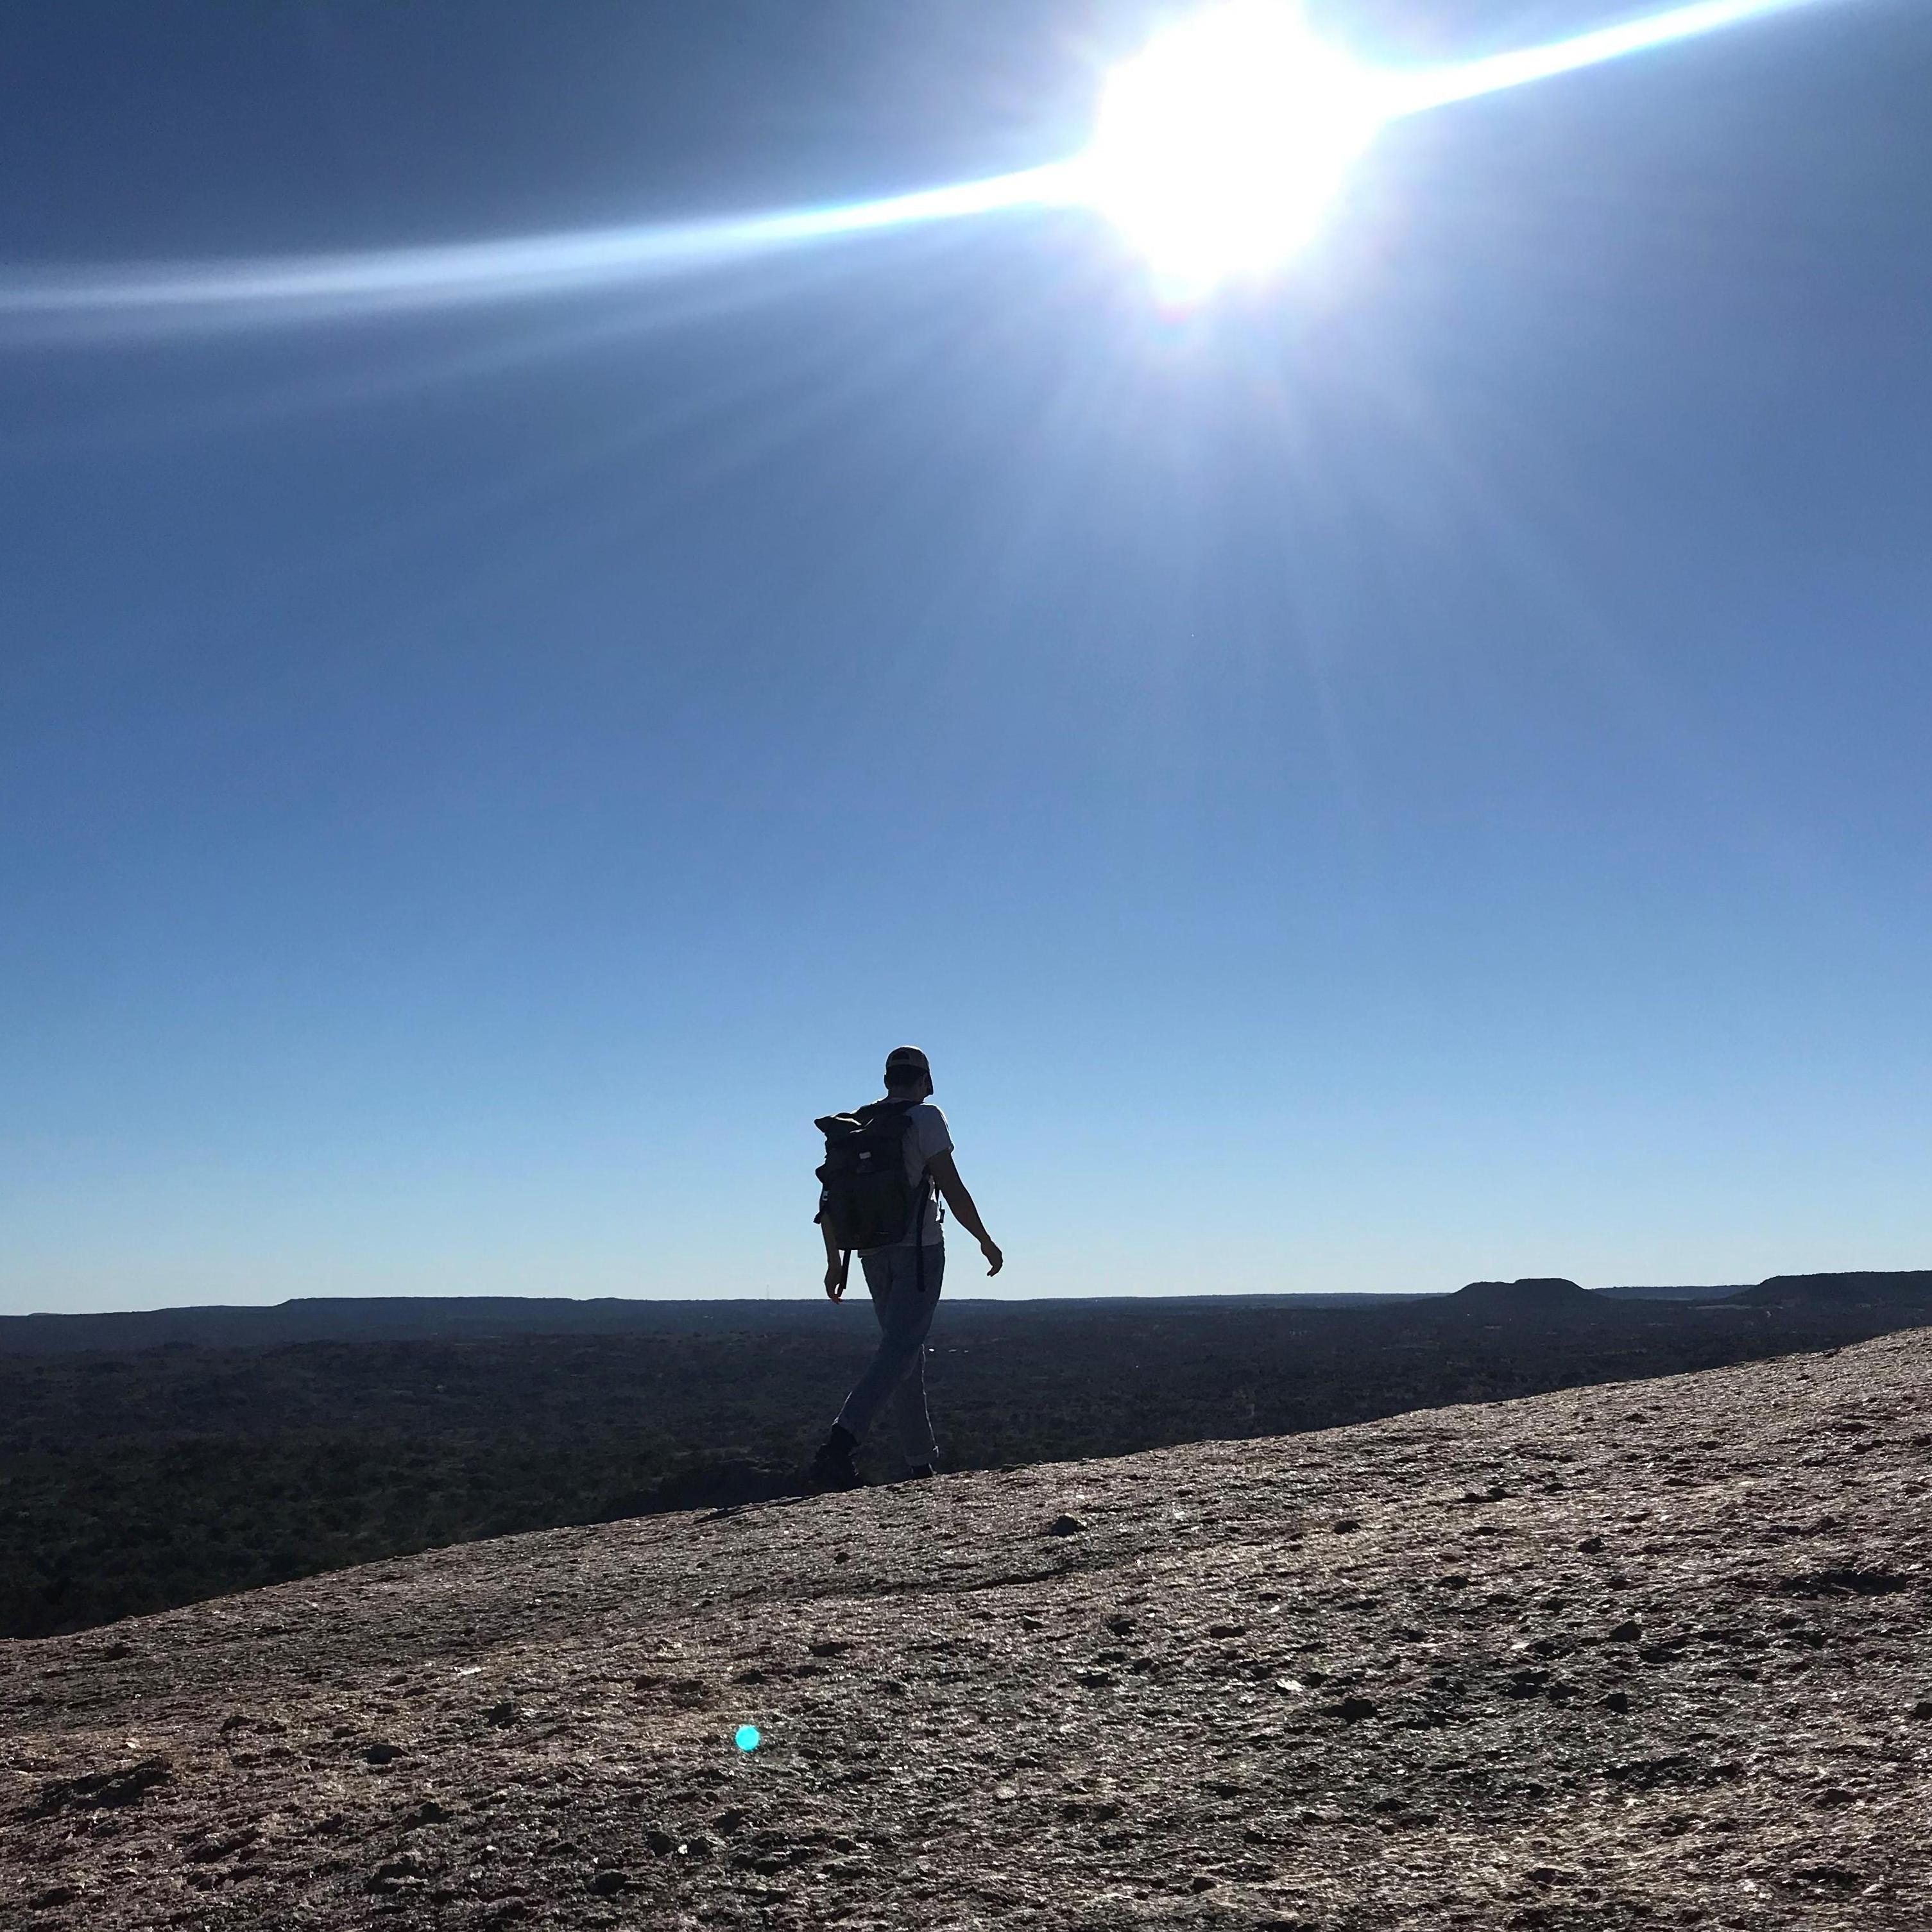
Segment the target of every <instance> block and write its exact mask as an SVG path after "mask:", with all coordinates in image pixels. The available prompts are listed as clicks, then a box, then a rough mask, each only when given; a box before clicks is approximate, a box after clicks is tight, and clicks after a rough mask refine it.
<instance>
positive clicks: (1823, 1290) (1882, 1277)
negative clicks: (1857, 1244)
mask: <svg viewBox="0 0 1932 1932" xmlns="http://www.w3.org/2000/svg"><path fill="white" fill-rule="evenodd" d="M1733 1300H1734V1301H1737V1302H1739V1303H1740V1304H1742V1305H1743V1306H1744V1307H1748V1308H1859V1307H1879V1308H1924V1309H1927V1310H1932V1268H1899V1269H1895V1270H1893V1271H1876V1270H1866V1271H1861V1272H1855V1273H1852V1274H1775V1275H1773V1276H1772V1277H1770V1278H1769V1280H1766V1281H1761V1282H1760V1283H1758V1285H1757V1287H1755V1288H1748V1289H1745V1291H1744V1292H1743V1293H1742V1294H1741V1295H1736V1296H1733Z"/></svg>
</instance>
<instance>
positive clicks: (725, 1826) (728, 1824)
mask: <svg viewBox="0 0 1932 1932" xmlns="http://www.w3.org/2000/svg"><path fill="white" fill-rule="evenodd" d="M749 1823H751V1814H750V1813H749V1812H748V1811H721V1812H719V1813H718V1815H717V1817H715V1818H714V1819H712V1821H711V1829H712V1830H713V1831H714V1832H716V1833H717V1834H718V1836H719V1837H720V1838H729V1837H730V1835H731V1834H732V1833H733V1832H737V1831H742V1829H744V1828H745V1826H747V1825H748V1824H749Z"/></svg>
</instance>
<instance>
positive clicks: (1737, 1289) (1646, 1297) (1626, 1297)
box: [1591, 1281, 1750, 1301]
mask: <svg viewBox="0 0 1932 1932" xmlns="http://www.w3.org/2000/svg"><path fill="white" fill-rule="evenodd" d="M1748 1286H1750V1284H1749V1283H1747V1282H1742V1281H1734V1282H1730V1283H1727V1284H1726V1285H1725V1286H1724V1287H1722V1288H1598V1289H1592V1291H1591V1292H1592V1294H1594V1295H1609V1296H1610V1297H1611V1298H1613V1300H1616V1301H1727V1300H1728V1299H1729V1298H1730V1297H1731V1296H1732V1295H1742V1293H1743V1292H1745V1289H1746V1288H1747V1287H1748Z"/></svg>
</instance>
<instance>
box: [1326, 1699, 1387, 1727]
mask: <svg viewBox="0 0 1932 1932" xmlns="http://www.w3.org/2000/svg"><path fill="white" fill-rule="evenodd" d="M1323 1715H1324V1716H1325V1717H1331V1718H1340V1719H1341V1721H1343V1724H1360V1723H1361V1721H1362V1720H1363V1719H1364V1718H1373V1717H1374V1716H1376V1715H1377V1707H1376V1704H1375V1703H1374V1702H1373V1700H1371V1699H1369V1698H1367V1697H1344V1698H1343V1700H1342V1701H1341V1703H1339V1704H1331V1706H1329V1707H1328V1709H1327V1711H1325V1712H1324V1713H1323Z"/></svg>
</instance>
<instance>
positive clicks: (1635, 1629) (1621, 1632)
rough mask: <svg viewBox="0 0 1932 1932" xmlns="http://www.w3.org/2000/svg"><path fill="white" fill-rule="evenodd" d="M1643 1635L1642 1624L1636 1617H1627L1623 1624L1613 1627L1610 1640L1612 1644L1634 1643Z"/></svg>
mask: <svg viewBox="0 0 1932 1932" xmlns="http://www.w3.org/2000/svg"><path fill="white" fill-rule="evenodd" d="M1641 1636H1643V1625H1642V1624H1640V1623H1639V1622H1637V1619H1636V1618H1634V1617H1626V1618H1625V1619H1624V1621H1623V1622H1622V1623H1620V1624H1617V1625H1613V1627H1612V1628H1611V1630H1610V1633H1609V1640H1610V1642H1611V1643H1636V1641H1637V1639H1638V1638H1639V1637H1641Z"/></svg>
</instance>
